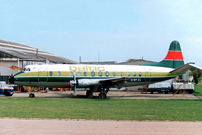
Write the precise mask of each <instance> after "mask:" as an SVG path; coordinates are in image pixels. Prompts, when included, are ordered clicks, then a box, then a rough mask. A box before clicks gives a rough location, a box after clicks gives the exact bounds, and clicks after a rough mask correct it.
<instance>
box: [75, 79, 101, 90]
mask: <svg viewBox="0 0 202 135" xmlns="http://www.w3.org/2000/svg"><path fill="white" fill-rule="evenodd" d="M98 83H99V80H97V79H79V80H78V81H77V87H80V88H86V87H89V86H93V85H96V84H98Z"/></svg>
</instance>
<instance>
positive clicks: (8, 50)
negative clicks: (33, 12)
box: [0, 40, 77, 82]
mask: <svg viewBox="0 0 202 135" xmlns="http://www.w3.org/2000/svg"><path fill="white" fill-rule="evenodd" d="M47 62H50V63H63V64H76V63H77V62H75V61H72V60H69V59H66V58H63V57H60V56H57V55H54V54H51V53H48V52H44V51H41V50H38V49H37V48H33V47H30V46H27V45H23V44H19V43H14V42H9V41H4V40H0V81H6V82H8V79H9V77H10V76H11V75H13V74H16V73H17V72H18V71H20V69H22V68H24V67H25V66H26V65H30V64H40V63H41V64H43V63H47Z"/></svg>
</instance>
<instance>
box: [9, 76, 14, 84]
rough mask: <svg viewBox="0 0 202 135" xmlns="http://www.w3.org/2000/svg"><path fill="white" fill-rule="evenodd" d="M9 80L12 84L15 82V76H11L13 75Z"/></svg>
mask: <svg viewBox="0 0 202 135" xmlns="http://www.w3.org/2000/svg"><path fill="white" fill-rule="evenodd" d="M9 82H10V83H11V84H14V76H11V77H10V79H9Z"/></svg>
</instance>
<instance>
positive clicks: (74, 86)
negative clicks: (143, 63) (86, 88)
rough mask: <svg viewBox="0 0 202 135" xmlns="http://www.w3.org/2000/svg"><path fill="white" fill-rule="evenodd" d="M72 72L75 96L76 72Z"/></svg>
mask: <svg viewBox="0 0 202 135" xmlns="http://www.w3.org/2000/svg"><path fill="white" fill-rule="evenodd" d="M73 73H74V96H76V72H73Z"/></svg>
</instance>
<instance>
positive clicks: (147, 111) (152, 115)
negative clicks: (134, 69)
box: [0, 97, 202, 121]
mask: <svg viewBox="0 0 202 135" xmlns="http://www.w3.org/2000/svg"><path fill="white" fill-rule="evenodd" d="M0 103H1V104H0V117H11V118H14V117H15V118H42V119H93V120H139V121H142V120H157V121H165V120H170V121H202V115H201V112H202V107H201V106H202V100H135V99H106V100H101V99H68V98H34V99H30V98H6V97H2V98H0Z"/></svg>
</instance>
